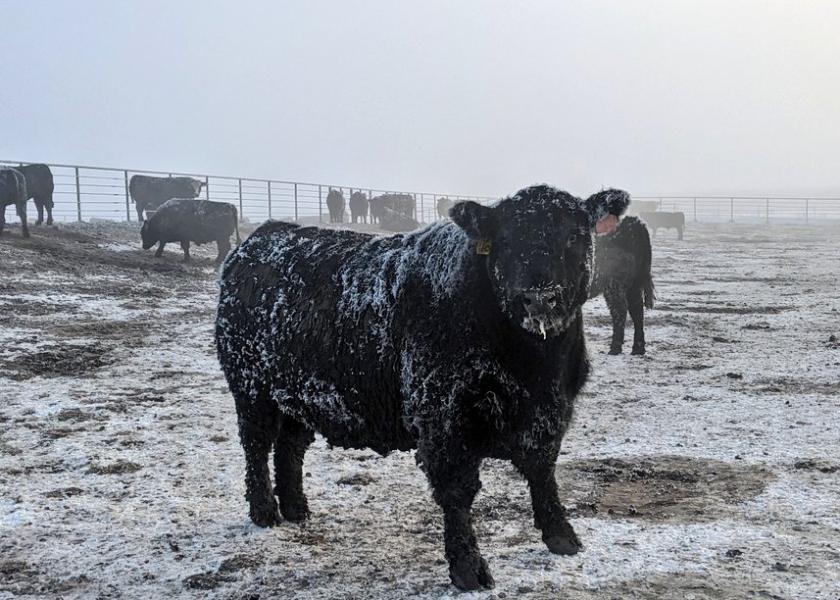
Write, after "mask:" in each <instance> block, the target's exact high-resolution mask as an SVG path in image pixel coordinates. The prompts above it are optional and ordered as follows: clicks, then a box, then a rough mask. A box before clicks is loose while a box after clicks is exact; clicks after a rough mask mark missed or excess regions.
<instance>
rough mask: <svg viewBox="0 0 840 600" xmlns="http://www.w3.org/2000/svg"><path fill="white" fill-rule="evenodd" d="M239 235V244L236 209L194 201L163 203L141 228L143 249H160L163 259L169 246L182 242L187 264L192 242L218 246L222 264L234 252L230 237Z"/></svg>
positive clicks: (184, 200)
mask: <svg viewBox="0 0 840 600" xmlns="http://www.w3.org/2000/svg"><path fill="white" fill-rule="evenodd" d="M234 233H236V243H237V244H238V243H239V241H240V240H239V219H238V216H237V211H236V207H235V206H233V205H232V204H228V203H227V202H211V201H209V200H194V199H192V198H172V199H170V200H167V201H166V202H164V203H163V206H161V207H160V208H159V209H158V210H157V211H155V214H153V215H152V216H151V217H149V218H148V219H147V220H146V221H145V222H144V223H143V226H142V227H141V228H140V237H141V239H142V240H143V249H144V250H148V249H149V248H151V247H152V246H154V245H155V244H160V245H159V246H158V249H157V252H155V256H156V257H158V258H160V256H161V255H162V254H163V247H164V246H165V245H166V244H168V243H169V242H180V244H181V249H183V251H184V261H185V262H186V261H189V260H190V242H193V243H195V244H198V245H201V244H206V243H208V242H216V246H217V247H218V249H219V255H218V257H217V258H216V264H220V263H221V262H222V261H223V260H224V258H225V256H227V253H228V252H230V236H232V235H233V234H234Z"/></svg>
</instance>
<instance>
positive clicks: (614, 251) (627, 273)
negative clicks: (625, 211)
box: [589, 217, 655, 354]
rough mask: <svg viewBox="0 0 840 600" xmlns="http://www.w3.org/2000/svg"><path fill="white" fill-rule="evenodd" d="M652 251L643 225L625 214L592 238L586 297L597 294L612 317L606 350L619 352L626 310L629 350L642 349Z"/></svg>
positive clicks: (650, 298) (650, 297)
mask: <svg viewBox="0 0 840 600" xmlns="http://www.w3.org/2000/svg"><path fill="white" fill-rule="evenodd" d="M651 262H652V251H651V245H650V236H649V235H648V230H647V227H645V224H644V223H643V222H642V221H641V220H639V219H638V218H637V217H625V218H624V219H623V220H622V221H621V223H620V224H619V226H618V228H617V229H616V230H615V231H614V232H613V233H610V234H608V235H603V236H598V237H596V238H595V270H594V273H595V276H594V277H593V281H592V288H591V290H590V292H589V297H590V298H594V297H595V296H599V295H601V294H603V295H604V299H605V300H606V302H607V307H608V308H609V309H610V316H611V317H612V326H613V334H612V342H611V343H610V354H621V351H622V346H623V345H624V325H625V323H626V320H627V311H628V309H629V311H630V317H631V318H632V319H633V327H634V333H633V352H632V353H633V354H644V353H645V307H647V308H653V301H654V296H655V295H654V288H653V277H652V276H651Z"/></svg>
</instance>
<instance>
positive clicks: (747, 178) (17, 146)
mask: <svg viewBox="0 0 840 600" xmlns="http://www.w3.org/2000/svg"><path fill="white" fill-rule="evenodd" d="M0 9H2V13H0V14H2V34H0V115H2V120H0V123H1V124H0V159H15V160H17V159H21V160H37V161H46V162H68V163H80V164H93V165H102V166H116V167H130V168H137V169H140V168H146V169H160V170H177V171H194V172H209V173H211V174H219V175H226V174H230V175H238V176H257V177H273V178H281V179H297V180H303V181H316V182H326V183H329V182H334V183H337V184H350V185H360V186H372V187H383V188H395V189H407V190H418V191H430V192H446V193H462V194H470V193H474V194H487V195H499V194H507V193H509V192H512V191H514V190H515V189H518V188H520V187H522V186H524V185H527V184H530V183H534V182H541V181H547V182H550V183H553V184H555V185H558V186H560V187H563V188H566V189H568V190H569V191H572V192H574V193H577V194H588V193H590V192H591V191H593V190H596V189H599V188H601V187H602V186H617V187H623V188H625V189H628V190H630V191H631V192H632V193H635V194H637V195H644V194H669V193H671V194H674V193H710V192H727V193H728V192H732V193H737V192H741V193H743V192H760V193H774V192H775V193H792V192H802V193H825V194H830V193H834V194H838V193H840V67H838V64H840V34H838V31H840V2H838V1H836V0H825V1H818V0H813V1H808V0H791V1H789V2H769V1H755V0H750V1H747V0H740V1H739V0H727V1H720V2H717V1H708V0H703V1H700V0H697V1H680V0H661V1H653V0H651V1H641V0H637V1H631V0H618V1H616V2H608V1H596V0H584V1H580V2H563V1H556V0H545V1H537V0H532V1H529V2H491V1H479V0H473V1H465V0H459V1H457V2H456V1H454V0H453V1H450V2H438V1H429V0H422V1H421V0H414V1H392V0H388V1H376V0H368V1H353V0H350V1H348V0H337V1H332V2H326V1H324V2H319V1H312V0H310V1H304V2H292V1H284V2H275V1H273V0H265V1H262V2H256V1H254V2H244V1H237V2H232V1H231V2H211V1H207V0H201V1H200V2H199V1H198V0H196V1H194V2H186V1H177V0H166V1H161V2H158V1H149V0H143V1H142V2H140V1H128V0H120V1H114V0H103V1H80V0H75V1H72V2H71V1H70V0H53V1H38V0H0Z"/></svg>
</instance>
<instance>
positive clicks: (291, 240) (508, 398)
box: [216, 185, 629, 590]
mask: <svg viewBox="0 0 840 600" xmlns="http://www.w3.org/2000/svg"><path fill="white" fill-rule="evenodd" d="M628 202H629V197H628V196H627V195H626V194H624V193H623V192H622V193H619V192H615V193H613V194H611V195H602V196H600V197H599V199H595V200H593V199H590V200H588V201H587V202H585V203H584V202H583V201H581V200H580V199H578V198H575V197H574V196H571V195H570V194H567V193H565V192H562V191H559V190H557V189H554V188H552V187H549V186H544V185H543V186H534V187H530V188H526V189H524V190H521V191H520V192H518V193H517V194H515V195H513V196H511V197H509V198H506V199H504V200H502V201H500V202H499V203H498V204H497V205H495V206H494V207H486V206H480V205H478V204H476V203H474V202H462V203H459V204H456V205H455V206H454V207H453V208H452V210H451V216H452V221H447V222H440V223H436V224H433V225H430V226H428V227H426V228H424V229H422V230H419V231H415V232H412V233H410V234H406V235H395V236H392V237H386V238H381V237H379V238H377V237H372V236H370V235H366V234H361V233H356V232H352V231H339V230H324V229H318V228H314V227H299V226H297V225H292V224H287V223H281V222H269V223H266V224H264V225H263V226H262V227H260V228H259V229H258V230H256V231H255V232H254V233H253V234H252V235H251V236H250V237H249V238H248V239H247V240H246V241H245V242H244V243H243V244H242V245H241V246H240V247H239V248H238V249H237V250H235V251H234V252H233V253H232V254H231V255H230V257H229V258H228V260H227V261H226V263H225V266H224V268H223V272H222V276H221V281H220V286H221V290H220V298H219V309H218V316H217V323H216V344H217V350H218V356H219V360H220V363H221V365H222V369H223V371H224V373H225V376H226V378H227V381H228V384H229V387H230V390H231V392H232V394H233V396H234V400H235V403H236V410H237V416H238V422H239V432H240V440H241V442H242V446H243V448H244V451H245V459H246V461H245V462H246V472H245V483H246V499H247V501H248V504H249V507H250V516H251V519H252V520H253V521H254V522H255V523H256V524H257V525H260V526H272V525H276V524H278V523H279V521H280V515H281V514H282V515H283V517H285V518H286V519H288V520H291V521H299V520H302V519H304V518H306V516H307V515H308V506H307V501H306V497H305V496H304V493H303V485H302V478H301V471H302V463H303V457H304V453H305V451H306V448H307V447H308V445H309V444H310V443H311V442H312V440H313V439H314V432H318V433H320V434H321V435H323V436H324V437H325V438H326V439H327V441H328V442H329V443H330V444H332V445H335V446H343V447H347V448H372V449H374V450H375V451H377V452H379V453H381V454H386V453H388V452H391V451H393V450H409V449H413V448H416V450H417V452H416V459H417V463H418V464H419V465H420V467H421V468H422V469H423V470H424V472H425V473H426V474H427V476H428V479H429V483H430V484H431V488H432V493H433V496H434V499H435V501H436V502H437V503H438V504H439V505H440V506H441V508H442V509H443V513H444V526H445V531H444V542H445V552H446V557H447V559H448V561H449V572H450V577H451V580H452V582H453V583H454V584H455V585H456V586H457V587H458V588H460V589H464V590H470V589H478V588H482V587H484V588H489V587H492V586H493V578H492V576H491V575H490V572H489V569H488V567H487V563H486V562H485V561H484V559H483V558H482V556H481V553H480V552H479V549H478V545H477V541H476V537H475V533H474V531H473V526H472V517H471V505H472V502H473V499H474V498H475V495H476V494H477V492H478V490H479V489H480V487H481V482H480V481H479V475H478V474H479V466H480V464H481V461H482V460H483V459H484V458H489V457H492V458H502V459H508V460H510V461H512V462H513V464H514V465H515V466H516V467H517V469H518V470H519V471H520V472H521V473H522V474H523V475H524V476H525V478H526V479H527V481H528V485H529V487H530V491H531V497H532V503H533V509H534V522H535V525H536V526H537V527H538V528H539V529H540V530H541V531H542V537H543V540H544V541H545V543H546V545H547V546H548V548H549V550H550V551H551V552H554V553H557V554H574V553H576V552H577V551H578V550H579V549H580V547H581V546H580V542H579V540H578V538H577V536H576V535H575V532H574V531H573V529H572V527H571V525H570V524H569V522H568V521H567V519H566V514H565V510H564V508H563V506H562V505H561V504H560V501H559V499H558V496H557V485H556V482H555V479H554V465H555V461H556V458H557V455H558V453H559V450H560V442H561V440H562V438H563V435H564V433H565V431H566V428H567V427H568V424H569V421H570V419H571V416H572V408H573V402H574V398H575V396H576V395H577V393H578V392H579V390H580V389H581V387H582V386H583V385H584V383H585V382H586V378H587V376H588V373H589V362H588V359H587V354H586V348H585V341H584V335H583V324H582V318H581V306H582V305H583V303H584V301H585V300H586V299H587V298H588V296H589V286H590V280H591V276H592V261H593V242H592V233H591V232H592V229H593V227H594V225H595V222H596V220H597V219H598V218H599V216H603V215H606V214H610V213H611V214H616V215H619V214H621V213H623V212H624V210H625V209H626V207H627V203H628ZM479 243H481V244H483V245H485V246H486V247H489V254H488V255H483V254H478V253H477V252H476V246H477V244H479ZM272 447H273V448H274V467H275V486H274V488H273V489H272V485H271V478H270V472H269V468H268V456H269V453H270V451H271V450H272ZM275 497H276V499H275ZM278 509H279V512H278Z"/></svg>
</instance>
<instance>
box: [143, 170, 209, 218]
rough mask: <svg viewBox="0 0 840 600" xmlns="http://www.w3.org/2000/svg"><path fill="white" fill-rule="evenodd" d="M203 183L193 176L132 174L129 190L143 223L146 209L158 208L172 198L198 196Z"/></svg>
mask: <svg viewBox="0 0 840 600" xmlns="http://www.w3.org/2000/svg"><path fill="white" fill-rule="evenodd" d="M203 185H204V182H202V181H199V180H198V179H193V178H192V177H149V176H148V175H132V176H131V180H130V181H129V183H128V191H129V193H130V194H131V199H132V200H133V201H134V204H135V208H136V209H137V220H138V221H140V222H141V223H142V222H143V220H144V218H143V211H144V210H149V211H152V210H157V209H158V207H160V205H162V204H163V203H164V202H166V201H167V200H169V199H170V198H198V195H199V194H200V193H201V186H203Z"/></svg>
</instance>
